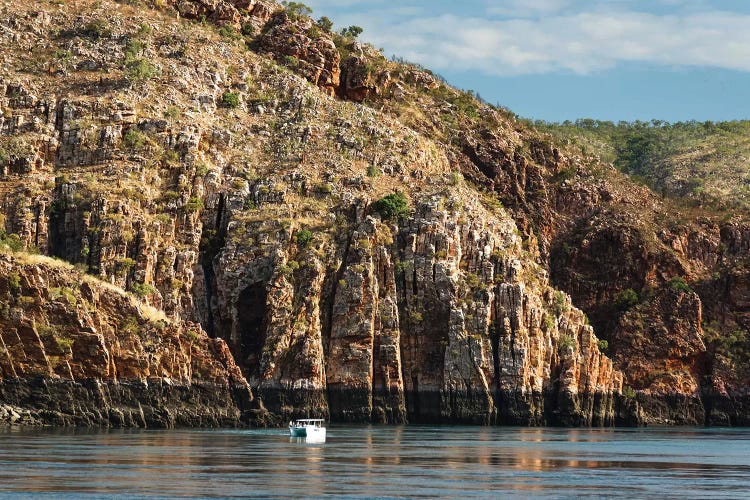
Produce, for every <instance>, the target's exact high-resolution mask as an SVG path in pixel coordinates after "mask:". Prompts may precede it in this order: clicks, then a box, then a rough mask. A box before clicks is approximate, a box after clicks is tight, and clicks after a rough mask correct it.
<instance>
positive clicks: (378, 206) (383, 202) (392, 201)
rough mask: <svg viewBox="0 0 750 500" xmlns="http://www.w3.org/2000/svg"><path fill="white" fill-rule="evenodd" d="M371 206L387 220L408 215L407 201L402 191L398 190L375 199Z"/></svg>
mask: <svg viewBox="0 0 750 500" xmlns="http://www.w3.org/2000/svg"><path fill="white" fill-rule="evenodd" d="M372 208H373V210H375V211H376V212H377V213H379V214H380V216H381V217H382V218H383V219H387V220H392V219H399V218H403V217H406V216H407V215H409V202H408V200H407V199H406V196H404V193H402V192H400V191H399V192H397V193H392V194H389V195H388V196H385V197H384V198H381V199H380V200H378V201H376V202H375V203H373V204H372Z"/></svg>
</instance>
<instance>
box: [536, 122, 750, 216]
mask: <svg viewBox="0 0 750 500" xmlns="http://www.w3.org/2000/svg"><path fill="white" fill-rule="evenodd" d="M535 126H536V127H538V128H539V129H540V130H542V131H544V132H548V133H549V134H550V135H551V136H552V137H554V138H555V139H557V140H559V141H562V142H564V143H566V144H569V145H570V146H571V147H579V148H580V150H581V152H582V153H584V154H590V155H596V156H598V157H599V158H601V160H602V161H605V162H609V163H613V164H614V165H615V166H616V167H617V168H618V169H619V170H620V171H622V172H625V173H626V174H628V175H630V176H631V178H633V179H634V180H636V181H637V182H643V183H645V184H647V185H649V186H650V187H651V188H652V189H653V190H654V191H656V192H657V193H659V194H662V195H664V196H669V197H671V198H675V199H680V198H682V199H685V200H686V201H687V203H689V204H692V205H694V206H706V205H708V206H710V207H712V208H713V209H714V210H717V211H732V210H734V211H737V210H741V211H743V212H747V210H748V207H750V122H748V121H735V122H716V123H715V122H680V123H674V124H670V123H666V122H661V121H657V120H654V121H652V122H635V123H626V122H621V123H618V124H614V123H612V122H603V121H596V120H577V121H576V122H575V123H563V124H555V123H545V122H536V123H535Z"/></svg>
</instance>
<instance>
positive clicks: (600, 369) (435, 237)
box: [0, 0, 750, 425]
mask: <svg viewBox="0 0 750 500" xmlns="http://www.w3.org/2000/svg"><path fill="white" fill-rule="evenodd" d="M173 3H175V4H176V6H173V5H172V4H173ZM307 14H308V10H307V9H305V8H304V6H302V5H301V4H297V3H291V4H289V5H287V6H286V7H283V6H279V5H277V4H273V3H270V2H264V1H247V0H244V1H239V0H234V1H218V2H211V3H206V2H201V1H197V0H195V1H184V2H168V1H160V2H154V3H147V2H140V3H139V2H113V1H110V0H103V1H101V2H95V3H90V2H83V1H67V2H65V3H64V4H54V5H53V4H49V3H48V2H41V1H38V2H29V3H27V4H24V5H17V4H15V3H14V4H12V5H11V4H9V5H8V9H7V13H6V14H3V16H4V17H3V19H2V22H1V24H2V26H3V27H4V28H5V29H4V30H3V32H2V34H1V35H0V36H1V37H2V44H3V45H2V46H3V55H4V61H3V76H2V81H1V82H0V86H2V88H3V89H4V92H3V95H4V96H5V97H4V98H3V99H2V104H3V110H4V114H3V117H2V118H0V133H1V134H2V137H0V152H2V155H0V160H2V162H3V163H4V167H3V174H4V175H3V176H2V179H0V200H1V205H0V206H1V207H2V214H3V216H4V226H5V233H4V236H3V239H4V240H5V241H6V242H7V244H8V245H9V247H12V248H13V250H15V251H16V252H18V251H27V252H28V251H38V252H40V253H43V254H46V255H50V256H53V257H56V258H58V259H61V260H64V261H67V262H69V263H71V264H73V265H75V267H77V268H78V269H77V271H76V272H82V273H88V274H90V275H94V276H96V277H97V278H98V279H100V280H103V281H105V282H108V283H110V284H111V285H114V286H116V287H119V288H122V289H124V290H128V291H129V292H130V293H131V294H132V295H133V296H135V297H136V298H138V300H140V301H141V302H142V303H144V304H147V305H149V306H151V307H154V308H157V309H161V310H163V311H164V314H165V315H166V317H167V318H168V319H169V320H170V321H172V322H175V323H177V324H181V323H189V322H195V323H200V325H201V327H202V329H203V330H205V331H206V332H207V334H208V335H209V336H210V337H212V338H219V339H224V340H226V342H227V344H228V346H229V348H230V350H231V353H232V355H233V357H234V360H235V361H236V364H237V365H238V366H239V368H240V369H241V370H242V374H243V376H244V377H245V378H246V380H247V382H248V383H249V386H250V387H251V388H252V395H250V396H248V397H247V398H246V399H248V400H249V399H252V400H253V408H254V412H251V413H252V415H255V417H252V418H255V419H256V420H255V421H254V423H256V424H263V423H269V422H273V421H275V422H283V421H286V420H288V419H289V418H291V417H293V416H300V415H302V416H304V415H310V416H313V415H321V416H330V418H332V419H333V420H336V421H356V422H365V421H367V422H370V421H372V422H407V421H408V422H444V423H447V422H452V423H458V422H466V423H483V424H489V423H513V424H524V425H529V424H531V425H542V424H563V425H591V424H595V425H605V424H613V423H619V424H633V423H638V422H641V423H647V422H660V423H704V422H708V423H729V424H736V423H742V422H745V421H746V419H747V418H748V416H749V415H748V412H747V403H746V401H747V397H748V395H747V394H746V387H747V384H746V383H745V382H746V380H747V376H748V374H747V370H746V369H747V358H746V353H747V352H748V350H747V347H746V346H747V340H746V332H747V330H748V326H749V324H750V321H749V320H750V291H749V289H750V288H749V284H748V279H747V271H746V269H747V265H748V262H747V255H748V253H747V252H748V249H749V248H750V225H748V222H747V221H746V220H745V218H744V216H740V215H737V216H732V215H731V214H729V216H728V214H727V212H721V211H716V210H714V208H712V207H710V206H688V207H685V206H684V204H681V203H677V202H673V201H672V200H670V199H664V198H662V197H661V196H659V195H656V194H654V193H653V192H652V191H650V190H649V189H648V188H647V187H644V186H641V185H639V184H636V183H633V181H632V180H631V179H630V178H629V177H628V176H627V175H624V174H622V173H621V172H619V171H618V170H617V169H615V168H614V167H612V166H611V165H608V164H607V163H604V162H602V161H600V160H599V159H597V158H596V157H594V156H590V155H587V154H583V153H582V152H581V151H580V150H576V147H574V146H571V145H568V144H566V143H565V141H561V140H559V139H556V138H550V137H549V135H548V134H546V133H545V132H544V131H540V130H537V129H536V128H534V127H531V126H529V125H528V124H526V123H523V122H522V121H519V120H517V119H516V118H515V116H514V115H513V114H512V113H510V112H508V111H507V110H502V109H497V108H494V107H492V106H489V105H487V104H485V103H482V102H480V101H478V100H476V99H475V97H474V96H473V95H472V94H470V93H466V92H461V91H457V90H455V89H453V88H451V87H450V86H448V85H447V84H445V83H443V82H441V81H440V80H439V79H437V78H436V77H435V76H433V75H432V74H431V73H430V72H429V71H427V70H424V69H423V68H420V67H417V66H414V65H409V64H405V63H401V62H394V61H389V60H387V59H386V58H385V57H383V55H382V54H380V53H379V52H378V51H377V50H375V49H374V48H373V47H371V46H368V45H366V44H362V43H360V42H357V41H356V40H355V39H354V36H353V34H356V33H351V32H347V33H345V34H337V33H335V32H332V31H331V26H330V25H328V23H325V22H322V21H319V22H315V21H313V20H312V19H311V18H310V17H308V15H307ZM14 272H17V271H15V270H14V268H13V267H11V268H9V269H8V270H7V272H6V276H10V275H12V274H13V273H14ZM6 279H7V277H6ZM555 287H556V288H555ZM563 292H566V293H567V294H569V296H568V295H567V294H566V293H563ZM571 298H572V302H571ZM20 307H21V308H22V309H23V304H21V305H20ZM45 307H49V304H42V309H44V308H45ZM577 307H579V308H581V309H582V311H581V310H579V309H577ZM584 312H585V314H584ZM13 329H17V327H16V326H10V327H8V328H7V329H4V330H3V331H2V335H3V338H5V336H6V335H7V334H8V333H11V332H12V331H14V330H13ZM595 334H597V335H599V338H602V339H606V340H607V341H608V342H600V341H599V339H598V338H597V336H595ZM123 335H125V336H127V335H128V333H127V332H124V333H123ZM146 335H148V336H149V337H152V336H156V337H155V338H158V336H159V335H161V334H160V333H159V332H158V331H154V330H149V331H148V333H147V334H146ZM66 338H68V337H66ZM6 343H7V342H6ZM73 346H77V345H76V340H75V339H74V340H73ZM74 351H75V350H74V349H72V350H71V353H74ZM58 355H63V356H64V355H65V353H64V352H63V353H58ZM68 355H72V354H68ZM6 356H7V357H8V359H9V360H10V362H13V363H14V366H16V364H17V363H16V362H15V358H14V354H13V353H11V352H10V351H6ZM611 360H613V361H614V363H613V361H611ZM134 362H135V361H134ZM0 367H2V365H0ZM40 375H43V376H45V377H53V378H62V379H70V378H71V377H70V375H69V374H66V373H64V372H60V373H58V372H55V373H53V374H50V373H43V374H40V372H39V369H38V368H35V367H30V368H29V369H28V370H25V371H20V372H19V370H16V371H15V372H13V373H11V372H10V371H9V370H7V369H5V368H3V371H2V372H1V373H0V376H2V378H3V382H2V384H4V385H7V384H10V383H18V382H17V381H18V380H22V381H23V380H26V379H28V378H30V377H38V376H40ZM84 378H90V377H88V376H85V377H84ZM93 378H96V377H93ZM133 378H134V379H140V378H142V375H140V374H139V373H138V372H136V373H134V375H133ZM75 379H77V377H73V380H75ZM11 381H15V382H11ZM233 383H238V381H236V380H235V381H234V382H233ZM240 385H241V384H240ZM626 386H627V387H626ZM636 390H637V391H636ZM35 404H38V403H35ZM15 406H18V404H17V403H16V404H15ZM247 410H248V408H247V407H243V408H242V411H243V412H247ZM245 415H248V413H245ZM258 415H262V417H258ZM248 418H250V417H248ZM251 423H252V422H251Z"/></svg>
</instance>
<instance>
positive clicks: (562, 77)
mask: <svg viewBox="0 0 750 500" xmlns="http://www.w3.org/2000/svg"><path fill="white" fill-rule="evenodd" d="M305 3H306V4H307V5H309V6H310V7H311V8H312V9H313V11H314V12H313V17H315V18H316V19H317V18H319V17H320V16H328V17H329V18H331V20H333V21H334V23H335V27H336V28H339V29H340V28H341V27H345V26H349V25H358V26H361V27H362V28H364V33H363V34H362V35H361V36H360V39H361V40H362V41H365V42H370V43H372V44H373V45H374V46H375V47H379V48H382V49H383V51H384V53H385V55H387V56H389V57H390V56H393V55H395V56H397V57H402V58H404V59H405V60H407V61H410V62H415V63H419V64H422V65H423V66H425V67H427V68H429V69H431V70H432V71H434V72H435V73H438V74H439V75H441V76H442V77H444V78H445V79H446V80H447V81H448V82H449V83H451V84H452V85H454V86H457V87H459V88H463V89H466V90H469V89H471V90H474V91H476V92H478V93H479V94H480V95H481V96H482V98H484V99H485V100H486V101H488V102H490V103H492V104H499V105H501V106H504V107H506V108H509V109H510V110H512V111H514V112H515V113H517V114H518V115H520V116H523V117H525V118H532V119H540V120H547V121H564V120H575V119H577V118H595V119H601V120H612V121H619V120H626V121H632V120H651V119H659V120H666V121H672V122H674V121H681V120H699V121H704V120H715V121H717V120H736V119H750V0H463V1H455V0H403V1H393V0H389V1H386V0H306V1H305Z"/></svg>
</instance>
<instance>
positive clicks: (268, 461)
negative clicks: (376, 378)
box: [0, 426, 750, 498]
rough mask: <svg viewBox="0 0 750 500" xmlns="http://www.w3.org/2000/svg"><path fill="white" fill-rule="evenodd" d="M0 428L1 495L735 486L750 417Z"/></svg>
mask: <svg viewBox="0 0 750 500" xmlns="http://www.w3.org/2000/svg"><path fill="white" fill-rule="evenodd" d="M286 432H287V431H285V430H279V429H274V430H211V431H197V430H176V431H98V432H87V431H38V430H36V431H23V430H3V431H0V496H3V495H8V494H19V493H23V494H25V495H27V496H28V497H29V498H38V497H40V496H44V495H47V496H49V497H54V498H61V497H62V498H66V497H67V498H81V497H85V498H100V497H104V498H110V497H113V496H127V497H129V498H139V497H153V496H155V497H176V496H189V497H193V496H197V497H248V496H254V497H274V498H277V497H284V498H286V497H294V498H299V497H322V496H329V495H337V496H345V497H368V498H369V497H381V498H382V497H397V496H402V497H410V498H417V497H435V496H441V497H452V498H472V497H473V498H488V497H500V496H516V497H522V498H527V497H530V496H545V497H553V498H573V497H576V498H580V497H585V496H592V497H593V496H596V497H601V496H606V497H621V498H643V497H653V498H738V497H745V496H748V495H750V429H739V430H738V429H687V430H686V429H640V430H639V429H618V430H598V429H595V430H590V429H586V430H580V429H528V428H486V427H484V428H482V427H427V426H409V427H386V426H383V427H379V426H375V427H355V426H346V427H344V426H329V428H328V440H327V442H326V443H324V444H311V443H301V442H290V439H289V437H288V436H287V435H286Z"/></svg>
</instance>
